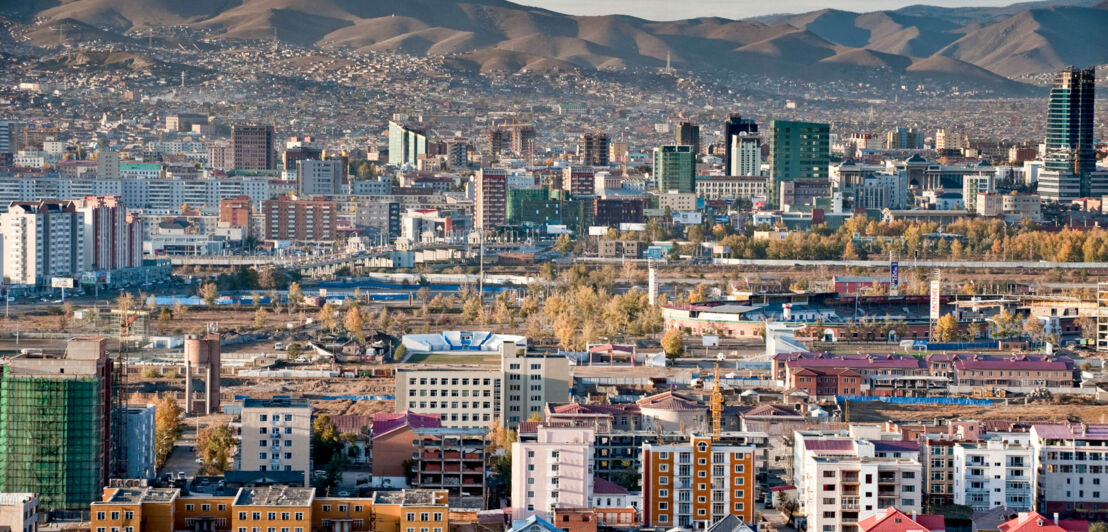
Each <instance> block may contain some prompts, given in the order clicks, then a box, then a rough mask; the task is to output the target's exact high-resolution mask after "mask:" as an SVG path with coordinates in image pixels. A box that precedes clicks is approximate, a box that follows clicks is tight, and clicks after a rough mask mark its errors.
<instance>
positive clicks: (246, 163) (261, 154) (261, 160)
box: [231, 124, 277, 170]
mask: <svg viewBox="0 0 1108 532" xmlns="http://www.w3.org/2000/svg"><path fill="white" fill-rule="evenodd" d="M274 135H275V134H274V132H273V126H254V125H245V124H239V125H235V126H231V154H232V157H233V163H232V164H233V165H234V168H236V169H240V170H275V169H276V168H277V164H276V161H275V160H274V159H275V156H274V153H273V150H274Z"/></svg>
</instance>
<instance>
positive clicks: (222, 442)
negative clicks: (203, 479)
mask: <svg viewBox="0 0 1108 532" xmlns="http://www.w3.org/2000/svg"><path fill="white" fill-rule="evenodd" d="M234 446H235V437H234V435H233V434H232V432H231V427H230V426H229V425H227V424H222V425H215V426H211V427H207V428H205V429H204V430H202V431H200V434H198V435H197V436H196V454H197V455H198V456H199V457H200V460H201V462H202V463H201V466H200V472H201V473H203V474H205V475H222V474H223V472H224V471H226V470H227V460H228V459H230V457H231V449H232V448H234Z"/></svg>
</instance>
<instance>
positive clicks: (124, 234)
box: [76, 196, 143, 270]
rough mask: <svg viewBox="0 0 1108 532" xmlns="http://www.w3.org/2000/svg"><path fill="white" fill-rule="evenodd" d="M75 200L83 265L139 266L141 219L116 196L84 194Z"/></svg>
mask: <svg viewBox="0 0 1108 532" xmlns="http://www.w3.org/2000/svg"><path fill="white" fill-rule="evenodd" d="M76 203H77V212H79V213H80V214H81V217H82V218H83V226H84V234H83V236H82V238H83V239H84V249H85V257H84V268H85V269H93V270H117V269H120V268H139V267H141V266H142V238H143V237H142V235H143V223H142V219H141V218H139V217H138V216H136V215H135V214H134V213H130V212H127V206H126V205H124V204H123V200H122V199H121V198H120V197H119V196H86V197H85V198H83V199H81V200H78V201H77V202H76Z"/></svg>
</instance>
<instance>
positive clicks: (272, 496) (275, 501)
mask: <svg viewBox="0 0 1108 532" xmlns="http://www.w3.org/2000/svg"><path fill="white" fill-rule="evenodd" d="M314 497H315V488H290V487H288V486H266V487H262V488H242V489H241V490H239V494H238V496H236V497H235V504H234V505H235V506H307V505H309V504H311V503H312V499H313V498H314Z"/></svg>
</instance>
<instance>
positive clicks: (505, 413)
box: [500, 341, 573, 429]
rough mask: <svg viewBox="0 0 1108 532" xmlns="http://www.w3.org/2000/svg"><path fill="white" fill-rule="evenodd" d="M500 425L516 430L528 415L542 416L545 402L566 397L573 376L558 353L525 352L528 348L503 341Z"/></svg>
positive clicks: (562, 399) (566, 360)
mask: <svg viewBox="0 0 1108 532" xmlns="http://www.w3.org/2000/svg"><path fill="white" fill-rule="evenodd" d="M500 371H501V373H502V374H503V378H502V380H501V382H502V383H503V385H504V386H505V387H506V389H503V390H501V391H500V398H501V407H500V411H501V414H502V417H501V424H502V425H503V426H505V427H507V428H510V429H516V428H518V427H519V424H520V423H521V422H523V421H526V420H527V418H528V417H530V416H532V415H535V414H538V415H540V416H541V415H542V413H543V407H544V406H546V404H547V403H561V402H564V401H567V400H569V390H570V387H571V386H570V385H571V383H572V382H573V378H572V377H571V375H570V371H569V360H568V359H567V358H566V357H565V356H564V355H561V354H548V353H528V352H527V347H526V346H523V345H516V343H515V342H511V341H504V342H503V343H502V344H501V346H500Z"/></svg>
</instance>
